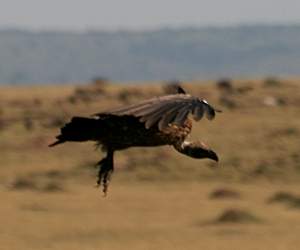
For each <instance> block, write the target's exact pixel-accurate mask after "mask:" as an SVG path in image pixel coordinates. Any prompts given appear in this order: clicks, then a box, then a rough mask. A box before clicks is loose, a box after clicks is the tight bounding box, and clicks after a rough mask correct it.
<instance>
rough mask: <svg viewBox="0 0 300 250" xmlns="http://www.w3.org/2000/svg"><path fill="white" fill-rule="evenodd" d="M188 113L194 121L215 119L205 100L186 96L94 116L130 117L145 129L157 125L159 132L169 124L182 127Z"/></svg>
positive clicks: (155, 99) (130, 106) (172, 96)
mask: <svg viewBox="0 0 300 250" xmlns="http://www.w3.org/2000/svg"><path fill="white" fill-rule="evenodd" d="M190 113H191V114H192V115H193V118H194V120H195V121H199V120H200V119H202V118H203V116H204V114H205V116H206V118H207V119H209V120H211V119H213V118H214V117H215V109H214V108H213V107H212V106H210V105H209V104H208V103H207V102H206V101H205V100H201V99H199V98H197V97H193V96H191V95H187V94H175V95H167V96H162V97H156V98H152V99H149V100H146V101H144V102H141V103H138V104H134V105H129V106H126V107H122V108H118V109H113V110H110V111H107V112H102V113H98V114H96V116H101V115H105V114H112V115H117V116H124V115H132V116H135V117H138V118H139V120H140V121H141V122H143V123H145V127H146V128H150V127H152V126H154V125H156V124H157V125H158V128H159V130H163V129H164V128H166V127H167V126H168V124H170V123H174V124H177V125H179V126H181V125H183V123H184V122H185V120H186V119H187V117H188V115H189V114H190Z"/></svg>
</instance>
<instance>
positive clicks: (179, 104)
mask: <svg viewBox="0 0 300 250" xmlns="http://www.w3.org/2000/svg"><path fill="white" fill-rule="evenodd" d="M216 112H220V111H219V110H216V109H214V108H213V107H212V106H211V105H209V104H208V102H207V101H206V100H204V99H200V98H198V97H194V96H191V95H189V94H187V93H186V92H185V91H184V90H183V89H182V88H181V87H180V86H179V87H178V88H177V93H176V94H172V95H164V96H160V97H155V98H151V99H148V100H145V101H142V102H140V103H137V104H132V105H128V106H123V107H120V108H116V109H112V110H108V111H104V112H101V113H97V114H94V115H92V116H91V117H77V116H75V117H73V118H72V119H71V121H70V122H69V123H67V124H65V125H64V126H63V127H62V128H61V130H60V134H59V135H58V136H56V139H57V140H56V141H55V142H54V143H52V144H50V145H49V147H53V146H55V145H58V144H61V143H64V142H84V141H96V142H97V145H99V146H101V148H102V151H104V152H106V156H105V157H104V158H103V159H102V160H101V161H99V162H98V163H97V165H98V166H99V171H98V180H97V185H98V186H102V190H103V193H104V195H106V194H107V189H108V185H109V182H110V179H111V175H112V172H113V170H114V163H113V159H114V152H115V151H118V150H123V149H127V148H130V147H154V146H162V145H171V146H173V147H174V148H175V150H177V151H178V152H179V153H181V154H184V155H187V156H189V157H192V158H196V159H203V158H208V159H212V160H214V161H218V156H217V154H216V153H215V152H214V151H213V150H211V149H210V148H209V147H208V146H206V145H205V144H204V143H202V142H201V141H194V142H191V141H188V140H186V138H187V136H188V135H189V134H190V133H191V129H192V121H191V119H190V118H189V116H191V117H192V118H193V119H194V120H195V121H199V120H200V119H201V118H202V117H203V116H206V118H207V119H209V120H212V119H213V118H214V117H215V113H216Z"/></svg>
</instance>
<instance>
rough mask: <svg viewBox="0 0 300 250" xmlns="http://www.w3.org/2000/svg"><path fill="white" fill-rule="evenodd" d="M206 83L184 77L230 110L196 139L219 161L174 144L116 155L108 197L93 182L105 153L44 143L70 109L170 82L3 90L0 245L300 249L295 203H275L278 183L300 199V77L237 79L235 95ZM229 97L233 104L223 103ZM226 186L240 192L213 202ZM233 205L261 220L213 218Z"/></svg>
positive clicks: (85, 109)
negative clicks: (213, 196)
mask: <svg viewBox="0 0 300 250" xmlns="http://www.w3.org/2000/svg"><path fill="white" fill-rule="evenodd" d="M198 83H199V82H191V83H184V86H185V87H186V89H187V90H188V91H189V92H191V93H193V95H198V96H201V97H204V98H206V99H207V100H208V101H209V102H210V103H211V104H213V105H214V106H216V107H218V108H221V109H222V110H223V113H221V114H218V116H217V117H216V119H215V120H214V121H213V122H209V121H206V120H203V121H201V122H199V123H195V124H194V129H193V134H192V135H191V139H197V138H199V139H201V140H203V141H204V142H206V143H208V144H209V145H210V146H211V147H212V148H213V149H214V150H215V151H216V152H218V154H219V156H220V159H221V160H220V163H219V164H215V163H212V162H210V161H208V160H204V161H198V160H193V159H189V158H187V157H185V156H182V155H179V154H178V153H176V152H175V151H174V150H173V149H172V148H169V147H160V148H153V149H145V148H140V149H130V150H127V151H124V152H119V153H117V155H116V166H117V170H116V171H115V174H114V176H113V181H112V184H111V186H110V190H109V196H108V197H107V198H102V196H101V192H100V190H97V189H96V188H93V185H94V183H95V181H96V177H95V175H96V170H95V169H94V168H93V164H94V163H96V162H97V161H98V160H99V159H100V158H101V157H102V153H99V152H97V151H95V150H93V144H92V143H86V144H76V143H73V144H71V143H70V144H66V145H62V146H60V147H56V148H54V149H49V148H48V147H47V144H48V143H50V142H52V141H53V137H54V136H55V135H56V134H57V133H58V126H59V125H60V124H61V123H62V122H64V121H67V120H68V119H69V118H70V117H71V116H73V115H89V114H93V113H95V112H99V111H100V110H103V109H106V108H109V107H112V106H116V105H124V104H127V103H131V102H135V101H138V100H140V99H144V98H147V97H150V96H154V95H160V94H161V93H162V92H163V88H161V86H159V85H154V86H152V85H145V86H144V85H143V86H141V87H140V86H137V85H127V86H120V85H117V84H115V85H114V84H107V85H104V86H101V88H103V89H102V90H101V91H98V92H97V93H96V94H95V93H93V89H94V88H97V86H95V85H88V86H86V87H84V86H75V85H74V86H71V85H70V86H59V87H58V86H46V87H34V86H33V87H27V88H26V87H1V88H0V136H1V139H0V150H1V157H0V165H1V171H0V193H1V194H0V195H1V198H2V201H1V206H0V220H1V222H2V227H1V229H0V245H1V248H3V249H66V250H67V249H72V250H73V249H75V250H76V249H88V250H90V249H112V250H116V249H147V250H148V249H206V250H210V249H222V250H223V249H224V250H226V249H230V250H232V249H246V250H247V249H249V250H250V249H275V250H277V249H278V250H279V249H280V250H283V249H288V250H293V249H298V247H299V245H300V239H299V233H300V226H299V225H300V212H299V209H295V207H297V206H298V203H297V204H296V203H295V204H294V206H282V205H280V204H276V203H268V202H266V201H267V200H268V199H270V197H274V194H276V193H278V192H280V191H281V190H285V192H287V193H293V194H294V195H295V197H296V196H297V197H299V196H298V195H299V193H297V190H299V184H298V183H299V180H300V153H299V148H300V141H299V134H300V118H299V114H300V91H299V90H300V85H299V84H298V80H297V79H295V80H283V81H282V82H281V83H280V84H277V83H276V84H271V85H270V84H266V83H265V82H264V81H263V80H261V81H260V80H255V81H248V80H247V81H243V80H239V81H234V82H233V90H232V91H230V93H223V92H221V91H220V90H219V89H218V88H217V87H216V86H215V85H214V84H212V83H206V84H198ZM249 86H251V88H249ZM78 89H79V91H78ZM242 89H247V91H244V90H243V91H242ZM76 93H77V94H76ZM78 93H79V94H78ZM89 93H92V94H91V96H89ZM78 95H79V96H80V98H79V99H76V98H78ZM222 95H226V98H227V99H228V100H230V101H232V102H234V103H235V107H234V108H232V107H226V106H223V105H222V104H221V103H222V102H221V101H220V100H222V98H221V97H222ZM223 97H224V96H223ZM74 98H75V100H74ZM266 98H267V99H266ZM270 100H271V101H270ZM220 187H226V190H234V192H236V194H241V199H211V198H210V195H211V194H212V193H213V192H215V191H216V190H220ZM297 201H298V200H297ZM228 209H233V210H234V211H244V212H245V211H246V212H247V213H250V215H251V216H250V217H251V218H259V220H260V223H239V222H238V223H211V222H212V221H215V220H216V219H217V218H220V216H221V215H222V213H223V212H226V211H228ZM248 215H249V214H248ZM250 217H248V218H250Z"/></svg>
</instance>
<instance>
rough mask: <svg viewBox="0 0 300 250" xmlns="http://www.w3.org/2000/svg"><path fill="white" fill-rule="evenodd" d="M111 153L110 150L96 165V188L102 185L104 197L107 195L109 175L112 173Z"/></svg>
mask: <svg viewBox="0 0 300 250" xmlns="http://www.w3.org/2000/svg"><path fill="white" fill-rule="evenodd" d="M113 153H114V152H113V151H112V150H108V151H107V155H106V157H105V158H103V159H102V160H101V161H99V162H98V163H97V166H99V172H98V180H97V186H98V187H100V186H101V185H102V187H103V189H102V191H103V193H104V196H106V194H107V189H108V185H109V182H110V179H111V175H112V172H113V171H114V163H113Z"/></svg>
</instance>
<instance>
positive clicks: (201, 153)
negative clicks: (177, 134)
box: [181, 141, 219, 161]
mask: <svg viewBox="0 0 300 250" xmlns="http://www.w3.org/2000/svg"><path fill="white" fill-rule="evenodd" d="M181 147H182V153H184V154H186V155H188V156H190V157H193V158H197V159H203V158H208V159H212V160H214V161H219V158H218V156H217V154H216V153H215V152H214V151H213V150H211V149H210V148H209V147H208V146H206V145H205V144H204V143H203V142H201V141H195V142H186V141H185V142H184V143H183V144H182V146H181Z"/></svg>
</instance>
